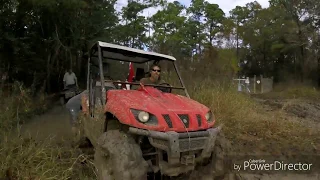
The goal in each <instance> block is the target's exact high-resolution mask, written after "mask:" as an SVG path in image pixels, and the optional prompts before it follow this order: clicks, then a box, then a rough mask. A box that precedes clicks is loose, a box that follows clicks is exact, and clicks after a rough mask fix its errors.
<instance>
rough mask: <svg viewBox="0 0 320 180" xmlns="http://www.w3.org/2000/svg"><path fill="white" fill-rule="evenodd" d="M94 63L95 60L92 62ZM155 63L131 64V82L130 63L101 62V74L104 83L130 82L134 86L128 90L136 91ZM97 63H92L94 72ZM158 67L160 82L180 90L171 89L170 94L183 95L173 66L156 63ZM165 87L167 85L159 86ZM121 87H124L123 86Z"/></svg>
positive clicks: (167, 62)
mask: <svg viewBox="0 0 320 180" xmlns="http://www.w3.org/2000/svg"><path fill="white" fill-rule="evenodd" d="M93 62H96V60H93ZM154 63H155V61H149V62H147V63H141V64H140V63H132V64H131V67H132V70H131V71H132V72H131V74H132V75H133V79H132V81H130V76H129V74H130V62H123V61H117V60H111V59H108V60H106V59H104V61H103V73H104V79H105V81H110V80H112V81H113V82H114V84H115V85H117V84H118V83H116V82H117V81H119V82H126V81H130V82H133V83H136V84H130V89H138V88H139V87H140V85H139V84H137V83H139V82H140V80H141V79H142V78H149V77H150V73H149V72H150V71H149V69H150V67H151V66H152V65H153V64H154ZM95 64H97V65H98V63H93V65H92V69H95V71H96V72H99V69H98V67H99V66H97V65H95ZM158 65H159V66H160V67H161V72H160V78H161V82H164V83H168V84H169V85H171V86H173V87H175V88H180V89H174V88H173V89H172V90H171V93H177V94H181V93H182V95H184V94H183V91H182V90H183V89H181V87H182V85H181V83H180V81H179V76H178V74H177V72H176V71H175V68H174V64H173V62H171V61H158ZM161 85H167V84H161ZM122 86H125V84H123V85H122Z"/></svg>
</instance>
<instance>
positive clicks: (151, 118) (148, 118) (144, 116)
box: [130, 109, 158, 126]
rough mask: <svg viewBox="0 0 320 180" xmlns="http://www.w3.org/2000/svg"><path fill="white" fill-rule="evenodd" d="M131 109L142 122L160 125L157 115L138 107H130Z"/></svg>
mask: <svg viewBox="0 0 320 180" xmlns="http://www.w3.org/2000/svg"><path fill="white" fill-rule="evenodd" d="M130 111H131V113H132V114H133V116H134V118H135V119H136V120H137V121H139V122H140V123H143V124H145V125H151V126H156V125H158V119H157V118H156V116H155V115H153V114H151V113H149V112H146V111H142V110H138V109H130Z"/></svg>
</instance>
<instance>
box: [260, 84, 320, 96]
mask: <svg viewBox="0 0 320 180" xmlns="http://www.w3.org/2000/svg"><path fill="white" fill-rule="evenodd" d="M261 97H266V98H277V99H312V100H320V91H319V90H317V89H316V88H315V87H313V86H310V85H303V84H279V85H275V87H274V89H273V92H270V93H266V94H263V95H262V96H261Z"/></svg>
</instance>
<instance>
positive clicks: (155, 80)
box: [140, 64, 165, 85]
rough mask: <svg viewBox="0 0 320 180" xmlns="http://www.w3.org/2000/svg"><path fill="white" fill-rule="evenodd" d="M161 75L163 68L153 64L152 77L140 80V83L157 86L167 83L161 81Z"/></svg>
mask: <svg viewBox="0 0 320 180" xmlns="http://www.w3.org/2000/svg"><path fill="white" fill-rule="evenodd" d="M160 73H161V67H160V66H159V65H155V64H153V65H152V66H151V68H150V76H149V77H146V78H142V79H141V80H140V83H142V84H155V85H158V84H161V83H165V82H164V80H161V77H160Z"/></svg>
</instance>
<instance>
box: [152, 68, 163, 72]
mask: <svg viewBox="0 0 320 180" xmlns="http://www.w3.org/2000/svg"><path fill="white" fill-rule="evenodd" d="M152 71H154V72H161V70H160V69H159V70H156V69H152Z"/></svg>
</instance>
